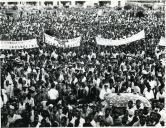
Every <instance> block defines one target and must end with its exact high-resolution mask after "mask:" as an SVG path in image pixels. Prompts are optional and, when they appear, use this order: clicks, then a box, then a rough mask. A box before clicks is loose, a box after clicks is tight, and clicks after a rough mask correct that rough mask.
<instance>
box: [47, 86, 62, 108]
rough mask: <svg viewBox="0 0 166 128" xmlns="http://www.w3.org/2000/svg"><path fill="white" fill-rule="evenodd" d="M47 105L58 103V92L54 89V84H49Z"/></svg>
mask: <svg viewBox="0 0 166 128" xmlns="http://www.w3.org/2000/svg"><path fill="white" fill-rule="evenodd" d="M48 97H49V103H50V104H53V105H55V104H56V103H57V102H58V98H59V92H58V91H57V90H56V89H55V84H54V83H52V84H51V89H50V90H49V91H48Z"/></svg>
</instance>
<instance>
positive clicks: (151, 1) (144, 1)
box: [126, 0, 166, 10]
mask: <svg viewBox="0 0 166 128" xmlns="http://www.w3.org/2000/svg"><path fill="white" fill-rule="evenodd" d="M165 1H166V0H127V1H126V3H131V4H137V5H151V6H152V7H153V8H154V9H158V8H160V9H161V10H164V6H165Z"/></svg>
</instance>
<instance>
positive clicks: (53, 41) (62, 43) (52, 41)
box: [44, 34, 81, 47]
mask: <svg viewBox="0 0 166 128" xmlns="http://www.w3.org/2000/svg"><path fill="white" fill-rule="evenodd" d="M44 35H45V42H46V43H47V44H49V45H53V46H56V47H79V46H80V41H81V37H77V38H73V39H68V40H59V39H57V38H55V37H52V36H50V35H47V34H44Z"/></svg>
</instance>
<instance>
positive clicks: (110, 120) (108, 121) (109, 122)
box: [104, 108, 113, 126]
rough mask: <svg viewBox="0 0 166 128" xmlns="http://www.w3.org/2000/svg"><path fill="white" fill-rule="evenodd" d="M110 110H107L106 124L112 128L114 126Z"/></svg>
mask: <svg viewBox="0 0 166 128" xmlns="http://www.w3.org/2000/svg"><path fill="white" fill-rule="evenodd" d="M110 111H111V110H110V108H107V109H106V110H105V116H104V122H105V125H106V126H112V125H113V118H112V117H111V116H110Z"/></svg>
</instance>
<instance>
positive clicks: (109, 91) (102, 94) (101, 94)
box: [99, 88, 112, 100]
mask: <svg viewBox="0 0 166 128" xmlns="http://www.w3.org/2000/svg"><path fill="white" fill-rule="evenodd" d="M110 93H112V91H111V89H109V88H107V91H106V90H105V89H104V88H103V89H101V91H100V95H99V97H100V99H102V100H103V99H104V96H105V94H110Z"/></svg>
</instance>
